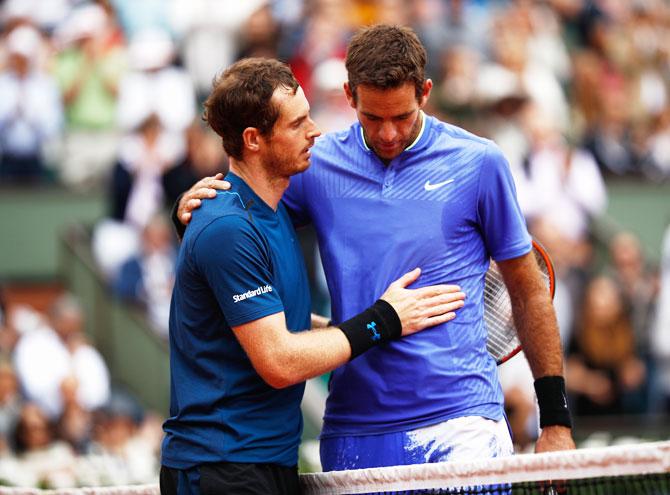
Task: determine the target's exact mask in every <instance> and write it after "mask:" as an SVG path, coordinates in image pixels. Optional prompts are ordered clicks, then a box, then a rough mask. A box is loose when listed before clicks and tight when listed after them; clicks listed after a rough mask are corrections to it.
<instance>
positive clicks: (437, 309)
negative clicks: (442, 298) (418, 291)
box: [423, 299, 465, 317]
mask: <svg viewBox="0 0 670 495" xmlns="http://www.w3.org/2000/svg"><path fill="white" fill-rule="evenodd" d="M464 305H465V301H464V300H463V299H459V300H457V301H452V302H448V303H444V304H439V305H431V306H428V307H427V308H426V309H425V310H424V311H423V312H424V314H425V316H426V317H433V316H439V315H442V314H445V313H452V312H454V311H456V310H458V309H461V308H462V307H463V306H464Z"/></svg>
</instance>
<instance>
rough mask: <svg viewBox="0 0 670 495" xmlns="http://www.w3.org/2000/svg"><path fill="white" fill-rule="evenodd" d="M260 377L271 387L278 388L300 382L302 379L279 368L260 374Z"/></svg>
mask: <svg viewBox="0 0 670 495" xmlns="http://www.w3.org/2000/svg"><path fill="white" fill-rule="evenodd" d="M261 378H262V379H263V380H264V381H265V383H267V384H268V385H270V386H271V387H272V388H274V389H277V390H280V389H282V388H287V387H290V386H291V385H295V384H296V383H300V382H301V381H302V379H300V378H299V377H295V376H293V375H291V374H290V373H286V372H284V371H281V370H277V371H276V372H266V373H263V374H262V375H261Z"/></svg>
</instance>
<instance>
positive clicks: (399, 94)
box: [344, 79, 433, 162]
mask: <svg viewBox="0 0 670 495" xmlns="http://www.w3.org/2000/svg"><path fill="white" fill-rule="evenodd" d="M432 87H433V83H432V81H431V80H430V79H427V80H426V82H425V83H424V87H423V94H422V95H421V97H420V98H417V97H416V92H415V89H414V84H413V83H411V82H407V83H405V84H403V85H402V86H398V87H397V88H390V89H380V88H376V87H374V86H370V85H367V84H361V85H359V86H357V87H356V98H354V95H353V93H352V92H351V89H350V88H349V85H348V84H346V85H345V87H344V91H345V93H346V95H347V99H348V100H349V104H350V105H351V107H352V108H353V109H355V110H356V114H357V115H358V120H359V121H360V123H361V125H362V126H363V132H364V134H365V141H366V143H367V144H368V146H369V147H370V148H372V150H373V151H374V152H375V153H376V154H377V156H378V157H379V158H381V159H382V160H384V161H386V162H388V161H390V160H392V159H394V158H395V157H397V156H398V155H399V154H400V153H402V152H403V150H404V149H405V148H407V146H409V145H410V144H412V141H414V139H416V136H417V135H418V134H419V130H420V129H421V119H420V117H419V115H420V113H419V110H420V109H421V108H423V107H424V106H425V104H426V102H427V101H428V96H429V95H430V89H431V88H432Z"/></svg>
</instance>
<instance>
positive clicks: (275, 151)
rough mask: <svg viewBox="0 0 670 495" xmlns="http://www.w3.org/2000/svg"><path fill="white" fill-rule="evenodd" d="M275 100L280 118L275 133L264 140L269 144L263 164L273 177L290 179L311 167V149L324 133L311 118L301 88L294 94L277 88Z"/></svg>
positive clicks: (275, 126)
mask: <svg viewBox="0 0 670 495" xmlns="http://www.w3.org/2000/svg"><path fill="white" fill-rule="evenodd" d="M272 99H273V100H274V103H275V104H276V105H277V106H278V108H279V118H278V119H277V122H275V125H274V127H273V128H272V134H271V135H270V136H268V137H267V138H265V137H262V140H263V141H264V143H265V144H266V146H265V147H264V150H263V162H264V163H265V164H266V166H267V167H268V169H269V170H270V171H272V173H273V175H275V176H277V177H290V176H292V175H295V174H297V173H300V172H303V171H305V170H306V169H307V168H308V167H309V158H310V152H309V149H310V148H311V147H312V145H313V144H314V139H315V138H316V137H318V136H319V135H320V134H321V131H319V128H318V127H317V126H316V124H315V123H314V121H313V120H312V119H311V117H310V115H309V103H308V102H307V98H305V93H304V92H303V91H302V88H298V91H297V92H296V94H295V95H294V94H292V93H291V92H290V91H287V90H286V89H284V88H277V90H276V91H275V93H274V95H273V96H272Z"/></svg>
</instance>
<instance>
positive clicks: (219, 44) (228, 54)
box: [133, 0, 268, 102]
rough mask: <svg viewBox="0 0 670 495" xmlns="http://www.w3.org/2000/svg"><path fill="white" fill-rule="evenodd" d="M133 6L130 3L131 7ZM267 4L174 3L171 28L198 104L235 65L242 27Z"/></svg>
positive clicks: (249, 0)
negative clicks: (223, 71) (224, 69)
mask: <svg viewBox="0 0 670 495" xmlns="http://www.w3.org/2000/svg"><path fill="white" fill-rule="evenodd" d="M134 3H135V2H133V4H134ZM266 3H268V2H267V0H245V1H244V2H221V1H220V0H173V1H172V2H170V12H171V16H170V18H171V23H172V28H173V29H174V31H175V32H176V36H177V38H178V39H179V40H180V46H179V50H180V55H181V59H182V60H183V62H184V66H185V67H186V69H187V71H188V73H189V75H190V76H191V79H192V80H193V83H194V85H195V89H196V93H197V95H198V101H200V102H202V101H204V100H205V98H206V97H207V95H208V94H209V92H210V90H211V87H212V79H213V78H214V76H215V75H216V74H217V73H218V72H219V71H220V70H221V67H227V66H228V65H230V64H232V63H233V62H234V61H235V57H236V56H237V54H238V52H239V49H240V47H239V38H240V36H241V30H242V26H244V24H245V22H246V21H247V19H248V18H249V17H250V16H251V15H252V14H253V13H254V12H255V11H257V10H258V9H260V8H263V6H264V5H265V4H266Z"/></svg>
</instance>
